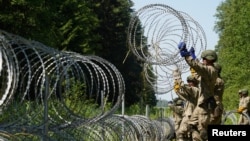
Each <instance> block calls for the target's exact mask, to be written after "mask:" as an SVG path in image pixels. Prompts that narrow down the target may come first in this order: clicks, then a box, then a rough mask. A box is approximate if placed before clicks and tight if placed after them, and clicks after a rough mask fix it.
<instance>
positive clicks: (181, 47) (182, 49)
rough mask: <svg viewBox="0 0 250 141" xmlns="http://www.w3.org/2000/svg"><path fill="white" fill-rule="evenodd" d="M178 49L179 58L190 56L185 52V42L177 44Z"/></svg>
mask: <svg viewBox="0 0 250 141" xmlns="http://www.w3.org/2000/svg"><path fill="white" fill-rule="evenodd" d="M178 49H179V50H180V55H181V57H186V56H190V53H189V52H188V51H187V48H186V43H185V42H180V43H179V44H178Z"/></svg>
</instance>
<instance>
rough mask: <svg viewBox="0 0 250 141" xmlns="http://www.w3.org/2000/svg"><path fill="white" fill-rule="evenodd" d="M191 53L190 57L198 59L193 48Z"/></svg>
mask: <svg viewBox="0 0 250 141" xmlns="http://www.w3.org/2000/svg"><path fill="white" fill-rule="evenodd" d="M189 53H190V55H191V56H192V58H193V59H196V55H195V50H194V48H193V47H191V48H190V50H189Z"/></svg>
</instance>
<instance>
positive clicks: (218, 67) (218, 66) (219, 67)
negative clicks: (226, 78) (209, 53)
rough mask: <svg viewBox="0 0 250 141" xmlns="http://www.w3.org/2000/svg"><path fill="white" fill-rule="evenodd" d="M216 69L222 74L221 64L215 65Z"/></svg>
mask: <svg viewBox="0 0 250 141" xmlns="http://www.w3.org/2000/svg"><path fill="white" fill-rule="evenodd" d="M214 67H215V69H216V70H217V71H218V72H221V69H222V67H221V65H220V64H219V63H214Z"/></svg>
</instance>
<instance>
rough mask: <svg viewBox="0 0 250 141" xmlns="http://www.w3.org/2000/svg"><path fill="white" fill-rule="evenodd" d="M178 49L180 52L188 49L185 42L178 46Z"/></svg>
mask: <svg viewBox="0 0 250 141" xmlns="http://www.w3.org/2000/svg"><path fill="white" fill-rule="evenodd" d="M178 48H179V50H180V51H181V50H184V49H186V43H185V42H180V43H179V44H178Z"/></svg>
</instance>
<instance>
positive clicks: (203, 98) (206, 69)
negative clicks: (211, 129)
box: [178, 42, 218, 141]
mask: <svg viewBox="0 0 250 141" xmlns="http://www.w3.org/2000/svg"><path fill="white" fill-rule="evenodd" d="M178 48H179V50H180V55H181V56H182V57H185V61H186V62H187V64H188V65H189V66H190V67H191V68H193V69H194V70H195V71H196V72H197V74H198V75H199V76H200V95H199V98H198V102H197V106H196V108H195V109H194V112H193V114H192V116H191V118H190V121H189V125H190V129H192V130H196V131H198V132H199V134H192V136H193V138H194V140H196V141H205V140H207V127H208V124H209V123H210V114H211V112H212V111H213V110H214V108H215V106H216V103H215V100H214V90H215V82H216V79H217V77H218V73H217V71H216V69H215V67H214V62H215V61H216V60H217V54H216V52H215V51H213V50H205V51H203V52H202V54H201V58H202V63H201V62H198V61H196V56H195V53H194V48H191V49H190V50H189V51H187V49H186V44H185V43H184V42H181V43H180V44H179V45H178ZM193 133H196V132H193Z"/></svg>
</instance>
